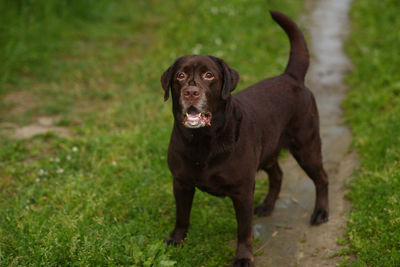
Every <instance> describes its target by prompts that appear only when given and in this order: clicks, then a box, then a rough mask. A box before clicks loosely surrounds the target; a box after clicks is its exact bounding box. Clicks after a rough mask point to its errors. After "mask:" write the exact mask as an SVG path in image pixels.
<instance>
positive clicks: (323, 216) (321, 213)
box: [310, 208, 329, 225]
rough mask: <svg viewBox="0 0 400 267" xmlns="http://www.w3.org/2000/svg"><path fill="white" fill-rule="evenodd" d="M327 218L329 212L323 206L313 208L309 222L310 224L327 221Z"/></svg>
mask: <svg viewBox="0 0 400 267" xmlns="http://www.w3.org/2000/svg"><path fill="white" fill-rule="evenodd" d="M328 219H329V213H328V211H327V210H326V209H324V208H319V209H316V210H314V212H313V214H312V215H311V220H310V223H311V225H319V224H321V223H325V222H327V221H328Z"/></svg>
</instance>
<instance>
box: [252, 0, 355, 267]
mask: <svg viewBox="0 0 400 267" xmlns="http://www.w3.org/2000/svg"><path fill="white" fill-rule="evenodd" d="M350 2H351V0H335V1H332V0H318V1H316V2H315V3H314V8H313V11H312V12H310V14H309V17H308V18H306V20H307V21H308V24H309V27H308V28H309V30H310V32H311V44H310V49H311V53H312V54H313V61H312V64H311V68H310V70H309V72H308V76H307V85H308V87H309V88H310V89H311V90H312V91H313V92H314V94H315V97H316V99H317V103H318V107H319V111H320V120H321V135H322V142H323V148H322V150H323V151H322V153H323V156H324V166H325V170H326V171H327V173H328V176H329V180H330V188H329V201H330V220H329V222H328V223H326V224H323V225H321V226H317V227H311V226H310V225H309V218H310V216H311V213H312V210H313V206H314V199H315V189H314V185H313V184H312V182H311V180H310V179H309V178H308V177H307V176H306V174H305V173H304V172H303V171H302V170H301V169H300V167H299V166H298V165H297V163H296V162H295V161H294V159H293V158H292V157H288V158H287V159H286V160H284V162H281V165H282V170H283V173H284V179H283V185H282V191H281V194H280V198H279V200H278V201H277V204H276V207H275V211H274V212H273V213H272V215H271V216H270V217H267V218H260V219H256V221H255V224H254V232H255V236H256V237H260V238H261V240H262V242H261V243H262V245H261V246H260V247H259V248H255V249H254V251H255V252H262V254H261V255H259V256H257V257H256V266H258V267H260V266H307V267H308V266H335V264H336V263H337V261H338V260H339V258H332V257H331V256H332V255H333V253H334V252H335V251H336V250H338V249H340V246H339V245H338V244H337V242H336V240H337V238H338V237H341V236H343V233H344V230H345V227H346V217H347V214H348V212H349V203H348V202H347V201H346V200H345V198H344V195H345V191H346V189H345V187H344V184H345V182H346V181H347V180H348V179H349V178H350V175H351V174H352V172H353V170H354V168H355V166H356V165H357V159H356V155H355V154H354V153H349V151H348V148H349V145H350V142H351V138H352V136H351V133H350V131H349V129H348V128H347V127H346V126H345V125H344V124H343V122H344V120H343V118H342V116H343V111H342V109H341V102H342V100H343V99H344V97H345V90H346V88H345V85H344V84H343V82H342V78H343V75H344V74H345V73H346V71H348V69H349V67H350V62H349V60H348V58H347V57H346V55H345V54H344V52H343V45H342V39H343V37H344V36H345V35H346V34H347V30H348V17H347V13H348V10H349V7H350Z"/></svg>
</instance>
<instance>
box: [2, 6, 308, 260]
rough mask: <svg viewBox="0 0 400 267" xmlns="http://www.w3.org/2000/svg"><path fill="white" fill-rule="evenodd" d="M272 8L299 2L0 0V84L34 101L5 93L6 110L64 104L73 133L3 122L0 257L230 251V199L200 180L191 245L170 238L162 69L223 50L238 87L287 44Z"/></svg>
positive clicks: (48, 109)
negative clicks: (8, 132) (17, 128)
mask: <svg viewBox="0 0 400 267" xmlns="http://www.w3.org/2000/svg"><path fill="white" fill-rule="evenodd" d="M268 9H278V10H282V11H284V12H285V13H287V14H289V15H291V16H292V17H296V15H297V14H299V12H300V11H301V10H302V2H301V1H296V3H294V2H293V1H289V0H284V1H282V0H279V1H277V0H270V1H261V0H251V1H239V0H235V1H228V0H224V1H212V0H207V1H202V2H199V1H195V0H188V1H173V0H168V1H165V0H163V1H161V0H154V1H144V0H143V1H142V0H139V1H128V0H125V1H124V0H121V1H113V2H111V1H100V2H99V1H89V0H86V1H44V0H42V1H40V0H37V1H23V0H20V1H6V0H3V1H1V2H0V10H1V14H2V16H1V17H0V25H1V26H0V27H1V31H0V49H1V50H0V57H1V58H0V73H1V74H0V75H1V77H0V79H1V81H0V97H5V96H9V95H10V94H15V92H23V93H24V94H25V95H26V101H25V103H22V104H15V103H14V104H13V103H9V102H5V101H2V102H1V105H0V122H13V123H16V124H18V125H21V126H22V125H26V124H30V123H32V122H35V121H36V120H37V118H38V117H39V116H57V117H58V118H59V119H60V121H59V123H58V124H59V125H61V126H65V127H68V129H69V131H70V134H71V135H70V137H66V138H60V137H57V136H56V135H54V134H52V133H48V134H45V135H41V136H37V137H34V138H32V139H29V140H15V139H11V138H9V137H7V136H5V135H3V136H0V265H1V266H40V265H44V266H68V265H79V266H81V265H82V266H87V265H89V266H102V265H112V266H114V265H124V266H126V265H133V266H171V265H176V266H223V265H227V264H229V262H230V260H231V258H232V257H233V254H234V248H232V247H229V246H228V245H227V244H228V242H229V241H231V240H235V237H236V221H235V215H234V211H233V208H232V204H231V201H230V200H229V199H224V198H216V197H213V196H210V195H208V194H205V193H202V192H196V196H195V201H194V205H193V213H192V225H191V229H190V231H189V234H188V237H187V240H186V242H185V245H184V246H183V247H179V248H171V247H166V246H165V245H164V244H163V243H162V240H163V239H164V238H165V237H166V236H167V235H168V234H169V232H170V231H171V230H172V228H173V224H174V220H175V214H174V213H175V204H174V200H173V195H172V182H171V181H172V178H171V175H170V173H169V171H168V168H167V164H166V150H167V146H168V141H169V134H170V130H171V127H172V120H173V117H172V115H171V106H170V105H171V103H170V102H168V103H164V102H163V92H162V89H161V85H160V82H159V79H160V76H161V74H162V72H163V71H164V70H165V69H166V68H167V67H168V66H169V65H170V64H171V63H172V62H173V60H174V59H175V58H176V57H177V56H180V55H184V54H192V53H201V54H213V55H216V56H219V57H223V58H224V59H226V61H227V62H228V63H229V64H230V65H231V66H232V67H233V68H235V69H237V70H238V71H239V73H240V74H241V78H242V79H241V82H240V84H239V88H243V87H245V86H247V85H249V84H251V83H254V82H256V81H258V80H259V79H262V78H264V77H266V76H272V75H276V74H279V73H280V72H281V71H283V69H284V67H285V65H286V61H287V58H288V52H289V45H288V40H287V37H286V36H285V34H284V32H283V31H282V30H281V29H280V28H279V26H278V25H276V24H275V23H274V22H273V21H272V20H271V19H270V16H269V14H268V13H267V10H268ZM20 105H22V106H23V108H20V107H19V106H20ZM265 191H266V181H260V183H258V185H257V189H256V201H257V202H259V201H260V200H261V197H262V196H263V195H264V194H265Z"/></svg>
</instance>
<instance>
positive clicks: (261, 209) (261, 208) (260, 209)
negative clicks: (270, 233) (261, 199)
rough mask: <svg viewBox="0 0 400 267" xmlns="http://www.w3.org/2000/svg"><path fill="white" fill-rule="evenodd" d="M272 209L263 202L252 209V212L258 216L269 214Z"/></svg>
mask: <svg viewBox="0 0 400 267" xmlns="http://www.w3.org/2000/svg"><path fill="white" fill-rule="evenodd" d="M273 209H274V208H273V206H271V205H267V204H264V203H263V204H261V205H258V206H257V207H256V208H255V209H254V214H255V215H258V216H260V217H265V216H269V215H271V213H272V210H273Z"/></svg>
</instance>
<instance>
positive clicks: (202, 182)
mask: <svg viewBox="0 0 400 267" xmlns="http://www.w3.org/2000/svg"><path fill="white" fill-rule="evenodd" d="M193 183H194V185H195V186H196V187H197V188H199V189H200V190H201V191H204V192H207V193H209V194H212V195H215V196H226V195H228V192H229V191H230V184H229V179H228V178H227V176H225V175H224V174H223V173H214V174H203V175H201V174H199V175H197V176H193Z"/></svg>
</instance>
